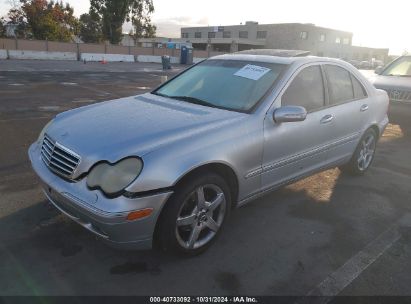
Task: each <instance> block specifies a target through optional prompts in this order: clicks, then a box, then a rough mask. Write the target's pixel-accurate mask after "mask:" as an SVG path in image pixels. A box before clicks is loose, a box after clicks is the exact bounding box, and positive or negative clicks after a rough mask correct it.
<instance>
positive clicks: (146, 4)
mask: <svg viewBox="0 0 411 304" xmlns="http://www.w3.org/2000/svg"><path fill="white" fill-rule="evenodd" d="M153 12H154V5H153V1H152V0H90V14H91V15H92V16H93V15H94V16H98V17H99V18H100V19H101V20H102V30H103V37H104V38H105V39H107V40H109V41H110V42H111V43H112V44H118V43H120V41H121V38H122V36H123V34H122V27H123V24H124V22H126V21H127V22H130V21H131V23H132V24H133V25H136V24H137V25H139V24H140V23H141V24H145V22H146V21H145V20H150V18H149V15H150V14H152V13H153ZM149 30H151V32H152V30H153V28H150V29H149ZM154 32H155V30H154Z"/></svg>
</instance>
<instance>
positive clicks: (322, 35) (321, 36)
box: [320, 34, 325, 42]
mask: <svg viewBox="0 0 411 304" xmlns="http://www.w3.org/2000/svg"><path fill="white" fill-rule="evenodd" d="M320 41H321V42H325V34H320Z"/></svg>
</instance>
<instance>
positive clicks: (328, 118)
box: [320, 114, 334, 124]
mask: <svg viewBox="0 0 411 304" xmlns="http://www.w3.org/2000/svg"><path fill="white" fill-rule="evenodd" d="M333 119H334V116H333V115H331V114H328V115H325V116H324V117H323V118H321V120H320V122H321V123H322V124H326V123H329V122H331V121H332V120H333Z"/></svg>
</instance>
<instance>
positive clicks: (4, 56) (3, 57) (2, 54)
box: [0, 50, 7, 59]
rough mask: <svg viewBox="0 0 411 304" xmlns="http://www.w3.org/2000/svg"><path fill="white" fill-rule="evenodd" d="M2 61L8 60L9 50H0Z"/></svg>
mask: <svg viewBox="0 0 411 304" xmlns="http://www.w3.org/2000/svg"><path fill="white" fill-rule="evenodd" d="M0 59H7V50H0Z"/></svg>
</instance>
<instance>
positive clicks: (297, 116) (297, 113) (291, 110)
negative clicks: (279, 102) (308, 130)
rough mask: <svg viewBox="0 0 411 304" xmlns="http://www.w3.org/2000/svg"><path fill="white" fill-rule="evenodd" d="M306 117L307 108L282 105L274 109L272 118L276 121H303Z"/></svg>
mask: <svg viewBox="0 0 411 304" xmlns="http://www.w3.org/2000/svg"><path fill="white" fill-rule="evenodd" d="M306 117H307V110H306V109H305V108H304V107H300V106H284V107H280V108H278V109H276V110H275V111H274V113H273V119H274V122H276V123H282V122H293V121H303V120H305V119H306Z"/></svg>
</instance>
